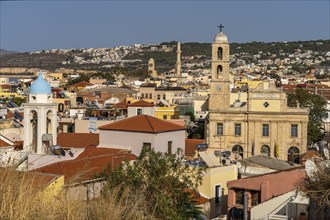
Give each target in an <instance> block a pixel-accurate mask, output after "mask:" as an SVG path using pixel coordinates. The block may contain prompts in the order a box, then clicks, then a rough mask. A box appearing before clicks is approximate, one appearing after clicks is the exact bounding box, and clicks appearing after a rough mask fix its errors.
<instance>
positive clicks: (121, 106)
mask: <svg viewBox="0 0 330 220" xmlns="http://www.w3.org/2000/svg"><path fill="white" fill-rule="evenodd" d="M127 106H128V104H127V103H126V101H125V100H123V101H121V102H118V103H116V104H114V105H112V106H111V108H119V109H127Z"/></svg>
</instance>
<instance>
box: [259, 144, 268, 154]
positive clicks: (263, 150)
mask: <svg viewBox="0 0 330 220" xmlns="http://www.w3.org/2000/svg"><path fill="white" fill-rule="evenodd" d="M260 155H263V156H268V157H269V156H270V148H269V147H268V146H267V145H262V146H261V149H260Z"/></svg>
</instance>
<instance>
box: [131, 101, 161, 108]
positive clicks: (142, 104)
mask: <svg viewBox="0 0 330 220" xmlns="http://www.w3.org/2000/svg"><path fill="white" fill-rule="evenodd" d="M128 106H129V107H154V106H155V105H154V104H152V103H150V102H146V101H144V100H139V101H137V102H134V103H132V104H129V105H128Z"/></svg>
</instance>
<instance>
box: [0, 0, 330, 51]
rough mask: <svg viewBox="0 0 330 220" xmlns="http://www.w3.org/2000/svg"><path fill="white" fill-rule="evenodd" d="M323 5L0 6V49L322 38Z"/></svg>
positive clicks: (329, 6)
mask: <svg viewBox="0 0 330 220" xmlns="http://www.w3.org/2000/svg"><path fill="white" fill-rule="evenodd" d="M329 2H330V1H329V0H324V1H318V0H310V1H309V0H305V1H299V0H296V1H295V0H291V1H283V0H278V1H269V0H264V1H261V0H259V1H249V0H245V1H243V0H242V1H237V0H234V1H215V0H214V1H202V0H201V1H183V0H181V1H174V0H172V1H157V0H154V1H151V0H149V1H138V0H135V1H106V0H103V1H49V0H48V1H47V0H46V1H0V48H2V49H7V50H16V51H35V50H42V49H61V48H90V47H93V48H98V47H114V46H119V45H132V44H137V43H142V44H153V43H161V42H166V41H172V40H175V41H181V42H212V41H213V38H214V36H215V35H216V34H217V32H218V31H219V29H218V28H217V26H218V25H219V24H220V23H222V24H223V25H224V26H225V28H224V33H225V34H226V35H227V36H228V39H229V41H230V42H251V41H265V42H272V41H297V40H317V39H330V15H329V14H330V3H329Z"/></svg>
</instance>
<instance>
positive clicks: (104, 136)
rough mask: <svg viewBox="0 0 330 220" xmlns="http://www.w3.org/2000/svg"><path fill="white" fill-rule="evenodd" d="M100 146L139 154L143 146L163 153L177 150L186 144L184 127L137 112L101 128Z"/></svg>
mask: <svg viewBox="0 0 330 220" xmlns="http://www.w3.org/2000/svg"><path fill="white" fill-rule="evenodd" d="M98 129H99V130H100V132H99V133H100V140H99V146H98V147H103V148H116V149H128V150H131V151H132V153H134V154H135V155H139V154H140V152H141V150H142V146H149V147H151V148H153V149H154V150H155V151H158V152H162V153H175V152H176V151H177V149H178V148H181V149H184V147H185V128H184V127H183V126H180V125H177V124H174V123H172V122H168V121H164V120H161V119H158V118H155V117H152V116H149V115H137V116H134V117H130V118H127V119H123V120H120V121H117V122H113V123H110V124H107V125H104V126H101V127H99V128H98Z"/></svg>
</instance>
